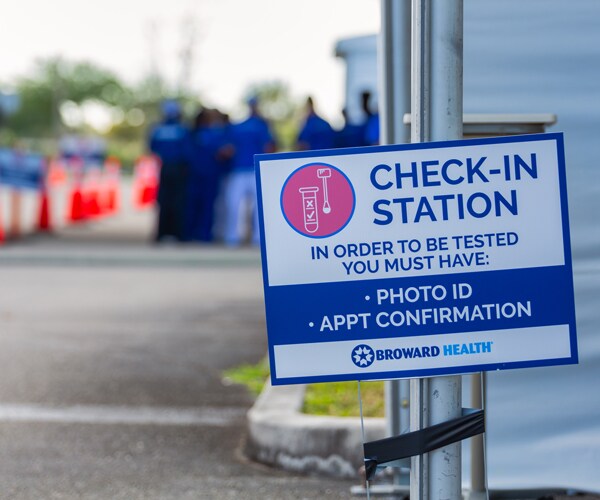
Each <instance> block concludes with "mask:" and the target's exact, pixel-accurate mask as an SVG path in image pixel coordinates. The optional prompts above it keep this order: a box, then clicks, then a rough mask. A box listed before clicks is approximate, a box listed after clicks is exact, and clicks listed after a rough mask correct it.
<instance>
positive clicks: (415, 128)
mask: <svg viewBox="0 0 600 500" xmlns="http://www.w3.org/2000/svg"><path fill="white" fill-rule="evenodd" d="M429 7H430V2H429V0H412V12H411V50H412V57H411V129H410V138H411V142H426V141H428V140H429V83H430V80H429V64H430V49H429ZM428 393H429V391H428V381H427V380H426V379H412V380H411V381H410V430H411V432H413V431H418V430H420V429H423V428H424V427H426V426H427V425H428V424H429V413H428V409H429V408H428V397H427V395H428ZM428 472H429V470H428V464H427V456H426V455H419V456H416V457H412V458H411V461H410V498H411V499H413V500H417V499H419V500H422V499H426V498H429V494H428V490H429V478H428Z"/></svg>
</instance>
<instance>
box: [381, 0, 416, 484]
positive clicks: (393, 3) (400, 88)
mask: <svg viewBox="0 0 600 500" xmlns="http://www.w3.org/2000/svg"><path fill="white" fill-rule="evenodd" d="M377 52H378V54H379V61H378V62H379V64H378V67H379V95H380V99H379V104H380V108H379V119H380V137H381V139H380V140H381V144H399V143H406V142H409V141H410V127H409V126H407V125H405V124H404V122H403V117H404V113H408V112H409V111H410V0H400V1H398V0H381V32H380V36H379V47H378V51H377ZM408 392H409V391H408V384H407V383H406V381H400V380H388V381H386V382H385V418H386V427H387V434H388V435H389V436H397V435H398V434H401V433H402V431H403V430H405V429H406V428H407V427H408V424H409V418H408V415H407V412H408V409H407V408H406V407H405V405H404V404H403V401H408V399H409V394H408ZM394 483H396V484H400V483H401V475H400V472H399V470H398V469H396V470H395V473H394Z"/></svg>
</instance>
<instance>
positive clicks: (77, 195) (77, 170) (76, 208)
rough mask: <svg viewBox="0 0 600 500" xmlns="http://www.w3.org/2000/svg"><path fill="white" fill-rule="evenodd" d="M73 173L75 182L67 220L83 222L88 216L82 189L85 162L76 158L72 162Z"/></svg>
mask: <svg viewBox="0 0 600 500" xmlns="http://www.w3.org/2000/svg"><path fill="white" fill-rule="evenodd" d="M71 169H72V174H73V184H72V189H71V194H70V203H69V211H68V213H67V221H69V222H81V221H82V220H85V219H86V218H87V215H86V212H85V206H84V204H83V193H82V191H81V179H82V176H83V162H82V161H81V160H74V161H73V162H72V164H71Z"/></svg>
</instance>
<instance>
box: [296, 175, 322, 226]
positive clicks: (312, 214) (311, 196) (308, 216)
mask: <svg viewBox="0 0 600 500" xmlns="http://www.w3.org/2000/svg"><path fill="white" fill-rule="evenodd" d="M299 191H300V193H301V194H302V210H303V211H304V229H306V231H307V232H309V233H314V232H315V231H316V230H317V229H319V215H318V210H317V192H318V191H319V188H318V187H313V186H311V187H303V188H300V189H299Z"/></svg>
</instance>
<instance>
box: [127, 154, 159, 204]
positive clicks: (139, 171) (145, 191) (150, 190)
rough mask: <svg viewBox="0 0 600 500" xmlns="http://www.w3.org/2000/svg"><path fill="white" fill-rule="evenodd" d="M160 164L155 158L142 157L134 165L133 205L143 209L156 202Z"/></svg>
mask: <svg viewBox="0 0 600 500" xmlns="http://www.w3.org/2000/svg"><path fill="white" fill-rule="evenodd" d="M159 172H160V162H159V160H158V159H157V158H156V157H155V156H142V157H141V158H140V159H139V160H138V162H137V163H136V165H135V183H134V189H133V195H134V198H133V203H134V205H135V207H136V208H138V209H144V208H146V207H148V206H150V205H152V204H154V202H155V201H156V196H157V194H158V177H159Z"/></svg>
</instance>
